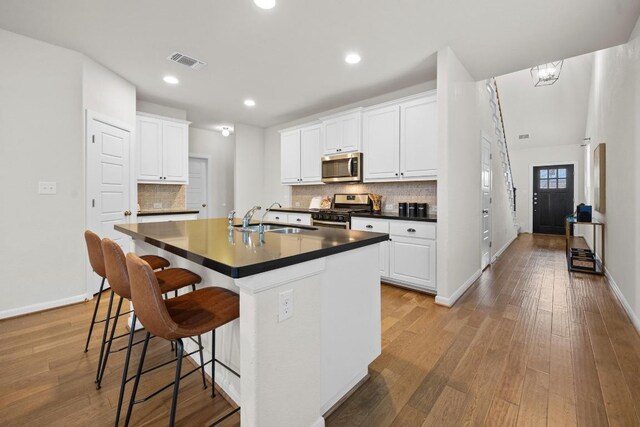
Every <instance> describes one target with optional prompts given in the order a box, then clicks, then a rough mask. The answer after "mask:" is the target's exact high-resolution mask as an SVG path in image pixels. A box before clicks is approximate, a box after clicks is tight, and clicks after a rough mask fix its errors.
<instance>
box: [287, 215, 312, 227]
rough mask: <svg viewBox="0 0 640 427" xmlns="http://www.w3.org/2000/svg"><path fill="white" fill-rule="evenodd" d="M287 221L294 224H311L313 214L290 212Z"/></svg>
mask: <svg viewBox="0 0 640 427" xmlns="http://www.w3.org/2000/svg"><path fill="white" fill-rule="evenodd" d="M287 223H289V224H293V225H311V214H299V213H291V212H290V213H288V214H287Z"/></svg>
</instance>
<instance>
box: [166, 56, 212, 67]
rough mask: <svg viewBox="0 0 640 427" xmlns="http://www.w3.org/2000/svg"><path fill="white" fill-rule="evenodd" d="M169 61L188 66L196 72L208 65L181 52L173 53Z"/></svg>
mask: <svg viewBox="0 0 640 427" xmlns="http://www.w3.org/2000/svg"><path fill="white" fill-rule="evenodd" d="M167 59H168V60H169V61H173V62H177V63H178V64H182V65H186V66H187V67H189V68H192V69H194V70H199V69H200V68H202V67H204V66H205V65H207V63H206V62H204V61H200V60H199V59H195V58H192V57H190V56H187V55H185V54H184V53H180V52H173V53H172V54H171V55H169V57H168V58H167Z"/></svg>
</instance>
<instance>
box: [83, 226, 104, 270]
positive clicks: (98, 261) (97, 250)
mask: <svg viewBox="0 0 640 427" xmlns="http://www.w3.org/2000/svg"><path fill="white" fill-rule="evenodd" d="M84 240H85V241H86V242H87V252H88V253H89V263H90V264H91V268H92V269H93V271H95V272H96V274H97V275H98V276H100V277H107V273H106V271H105V269H104V257H103V255H102V246H101V245H100V237H99V236H98V235H97V234H96V233H94V232H93V231H89V230H87V231H85V232H84Z"/></svg>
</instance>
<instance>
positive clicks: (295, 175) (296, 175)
mask: <svg viewBox="0 0 640 427" xmlns="http://www.w3.org/2000/svg"><path fill="white" fill-rule="evenodd" d="M280 174H281V175H280V177H281V180H282V183H283V184H299V183H300V179H301V178H300V130H299V129H298V130H294V131H291V132H285V133H283V134H282V135H281V136H280Z"/></svg>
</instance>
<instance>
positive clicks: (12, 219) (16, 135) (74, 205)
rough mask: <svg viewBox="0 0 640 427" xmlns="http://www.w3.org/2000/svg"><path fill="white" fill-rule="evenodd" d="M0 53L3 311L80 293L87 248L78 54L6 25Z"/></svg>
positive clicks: (11, 312)
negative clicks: (51, 184) (44, 187)
mask: <svg viewBox="0 0 640 427" xmlns="http://www.w3.org/2000/svg"><path fill="white" fill-rule="evenodd" d="M0 56H1V57H2V58H3V60H2V66H1V67H0V179H1V180H2V182H3V183H4V185H3V188H2V191H1V192H0V235H1V236H2V239H0V259H1V260H2V264H1V266H0V270H1V273H0V274H1V275H2V280H1V281H0V292H1V293H2V298H0V317H5V316H10V315H15V314H19V312H18V311H15V310H16V309H20V308H25V307H27V306H33V305H38V304H44V305H45V306H46V304H47V303H50V302H52V301H56V300H65V299H73V298H76V299H78V298H82V297H84V294H85V282H84V277H85V275H84V273H85V272H84V265H85V259H86V250H85V247H84V238H83V235H82V233H83V232H84V174H83V165H84V153H83V149H82V147H83V146H82V140H83V137H82V135H83V114H82V106H83V97H82V56H81V55H80V54H78V53H76V52H73V51H70V50H67V49H62V48H59V47H56V46H53V45H50V44H47V43H43V42H40V41H36V40H33V39H30V38H27V37H23V36H20V35H17V34H14V33H10V32H7V31H4V30H0ZM39 181H55V182H57V187H58V193H57V194H56V195H52V196H41V195H38V182H39ZM42 308H45V307H44V306H43V307H42ZM27 310H28V309H27Z"/></svg>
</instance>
